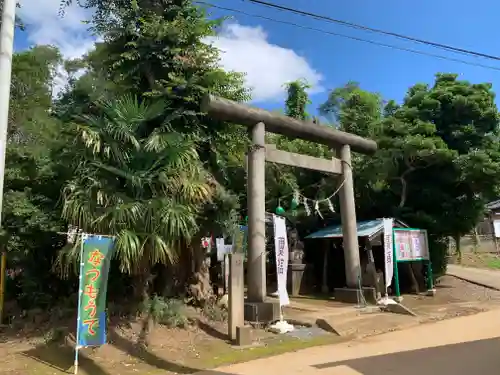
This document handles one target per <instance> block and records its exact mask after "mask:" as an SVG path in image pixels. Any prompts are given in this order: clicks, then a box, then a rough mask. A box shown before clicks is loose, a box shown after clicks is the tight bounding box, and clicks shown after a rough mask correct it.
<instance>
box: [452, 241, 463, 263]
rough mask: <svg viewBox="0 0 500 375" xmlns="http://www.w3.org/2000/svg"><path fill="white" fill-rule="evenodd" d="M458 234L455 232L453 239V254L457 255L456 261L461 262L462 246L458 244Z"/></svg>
mask: <svg viewBox="0 0 500 375" xmlns="http://www.w3.org/2000/svg"><path fill="white" fill-rule="evenodd" d="M460 237H461V236H460V234H455V235H454V236H453V239H454V240H455V255H456V256H457V262H458V263H459V264H460V263H462V248H461V246H460Z"/></svg>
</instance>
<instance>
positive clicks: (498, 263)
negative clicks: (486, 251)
mask: <svg viewBox="0 0 500 375" xmlns="http://www.w3.org/2000/svg"><path fill="white" fill-rule="evenodd" d="M487 265H488V268H493V269H496V270H500V259H498V258H496V259H490V260H489V261H488V262H487Z"/></svg>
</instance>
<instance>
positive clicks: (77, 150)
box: [58, 96, 216, 298]
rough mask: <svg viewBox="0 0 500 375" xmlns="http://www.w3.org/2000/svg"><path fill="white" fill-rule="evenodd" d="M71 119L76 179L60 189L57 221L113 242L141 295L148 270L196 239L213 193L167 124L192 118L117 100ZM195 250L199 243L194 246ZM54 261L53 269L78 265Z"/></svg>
mask: <svg viewBox="0 0 500 375" xmlns="http://www.w3.org/2000/svg"><path fill="white" fill-rule="evenodd" d="M97 112H98V113H99V115H93V116H90V115H88V116H82V117H79V118H77V119H76V123H75V132H76V141H75V144H74V148H73V150H72V154H73V155H76V161H75V162H76V164H75V166H76V169H75V175H74V177H73V178H72V180H70V181H69V182H68V183H67V185H66V186H65V188H64V189H63V194H62V197H63V217H64V219H66V220H67V221H68V222H69V223H71V224H72V225H75V226H77V227H78V228H80V229H81V230H82V231H83V232H87V233H99V234H108V235H114V236H116V250H115V255H116V257H117V259H118V261H119V262H120V267H121V270H122V271H123V272H126V273H130V274H132V275H134V276H135V277H136V294H137V297H141V298H145V297H147V295H148V284H149V281H150V276H151V268H152V266H154V265H155V264H158V263H160V264H165V265H169V264H173V263H175V262H176V261H177V260H178V258H179V256H180V253H181V251H182V249H184V250H186V248H187V247H188V245H189V244H190V243H193V244H196V241H195V239H197V235H198V234H199V226H198V224H197V219H198V215H199V212H202V209H203V208H204V207H206V205H207V203H209V202H211V201H212V198H213V196H214V193H215V191H216V187H215V184H214V183H213V179H212V178H211V176H210V175H209V174H208V173H207V172H206V171H205V169H204V167H203V163H202V162H201V161H200V158H199V156H198V153H197V151H196V144H195V141H194V140H193V139H192V138H190V137H189V136H186V135H183V134H179V133H177V132H174V131H172V129H171V128H170V126H169V124H170V122H171V121H172V120H174V119H175V120H179V117H183V116H185V117H189V116H190V115H191V114H189V113H185V112H182V111H180V110H178V111H172V110H169V109H168V108H166V107H165V105H164V104H163V103H162V102H154V103H150V104H146V103H140V102H139V101H138V100H137V99H136V98H133V97H130V96H124V97H120V98H117V99H114V100H112V101H110V102H101V103H97ZM198 242H199V241H198ZM77 256H78V255H77V251H75V250H74V249H73V250H66V251H65V252H63V253H61V254H60V257H59V259H58V264H59V266H61V265H63V264H68V263H69V262H68V261H69V260H74V259H75V258H76V257H77Z"/></svg>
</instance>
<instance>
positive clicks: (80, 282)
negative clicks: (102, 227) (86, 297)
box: [74, 233, 87, 375]
mask: <svg viewBox="0 0 500 375" xmlns="http://www.w3.org/2000/svg"><path fill="white" fill-rule="evenodd" d="M86 238H87V234H86V233H82V236H81V240H80V275H79V276H78V314H77V318H76V345H75V363H74V366H75V375H76V374H78V352H79V350H80V319H81V317H80V310H81V307H82V306H81V305H82V293H83V265H84V262H83V242H84V241H85V239H86Z"/></svg>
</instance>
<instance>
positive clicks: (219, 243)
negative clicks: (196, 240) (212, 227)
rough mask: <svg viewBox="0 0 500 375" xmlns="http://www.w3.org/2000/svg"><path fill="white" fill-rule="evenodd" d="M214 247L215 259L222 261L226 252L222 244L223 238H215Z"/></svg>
mask: <svg viewBox="0 0 500 375" xmlns="http://www.w3.org/2000/svg"><path fill="white" fill-rule="evenodd" d="M215 247H216V248H217V260H218V261H219V262H222V261H223V260H224V254H225V253H226V248H225V245H224V238H221V237H219V238H216V239H215Z"/></svg>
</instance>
